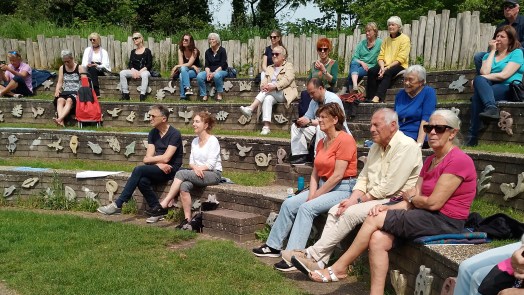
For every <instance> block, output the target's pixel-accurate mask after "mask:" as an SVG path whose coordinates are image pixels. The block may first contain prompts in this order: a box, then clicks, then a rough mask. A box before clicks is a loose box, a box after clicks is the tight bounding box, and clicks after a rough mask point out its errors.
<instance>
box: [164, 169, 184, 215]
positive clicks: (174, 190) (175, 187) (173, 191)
mask: <svg viewBox="0 0 524 295" xmlns="http://www.w3.org/2000/svg"><path fill="white" fill-rule="evenodd" d="M181 184H182V180H180V179H178V178H176V177H175V179H173V183H172V184H171V188H169V192H168V193H167V196H166V197H165V198H164V199H163V200H162V202H160V206H162V208H167V207H168V206H169V203H171V201H172V200H174V199H175V197H176V195H178V192H179V191H180V185H181Z"/></svg>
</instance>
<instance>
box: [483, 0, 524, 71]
mask: <svg viewBox="0 0 524 295" xmlns="http://www.w3.org/2000/svg"><path fill="white" fill-rule="evenodd" d="M502 10H503V12H504V18H505V20H504V21H503V22H501V23H500V24H498V26H497V28H499V27H502V26H506V25H510V26H512V27H513V28H515V30H516V31H517V38H518V40H519V42H520V43H521V44H522V43H523V42H524V16H523V15H519V12H520V0H504V3H503V5H502ZM493 39H495V36H493ZM521 49H522V50H524V48H521ZM486 53H487V52H485V51H484V52H477V53H475V56H474V58H473V61H474V63H475V70H476V71H477V75H480V68H481V67H482V58H483V57H484V55H485V54H486Z"/></svg>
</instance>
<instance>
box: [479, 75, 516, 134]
mask: <svg viewBox="0 0 524 295" xmlns="http://www.w3.org/2000/svg"><path fill="white" fill-rule="evenodd" d="M473 89H474V93H473V97H472V98H471V107H470V117H471V125H470V127H469V135H470V137H471V138H475V139H476V138H477V137H478V131H479V127H480V118H479V114H480V113H482V112H483V111H484V109H486V108H488V107H496V106H497V101H501V100H506V96H507V94H508V90H509V85H505V84H501V83H495V82H493V81H490V80H488V79H486V78H484V77H482V76H476V77H475V79H474V80H473Z"/></svg>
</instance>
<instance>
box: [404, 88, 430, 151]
mask: <svg viewBox="0 0 524 295" xmlns="http://www.w3.org/2000/svg"><path fill="white" fill-rule="evenodd" d="M436 107H437V94H436V93H435V89H433V88H432V87H431V86H424V88H422V90H421V91H420V92H419V93H418V94H417V95H415V97H413V98H411V97H410V96H409V95H408V94H407V92H406V90H404V89H402V90H400V91H399V93H397V95H396V96H395V112H397V114H398V124H399V128H400V131H402V132H404V134H405V135H407V136H409V137H411V138H413V139H414V140H415V141H416V140H417V137H418V131H419V128H420V122H421V121H422V120H424V121H426V122H429V116H431V114H432V113H433V112H434V111H435V109H436Z"/></svg>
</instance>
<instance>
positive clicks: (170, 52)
mask: <svg viewBox="0 0 524 295" xmlns="http://www.w3.org/2000/svg"><path fill="white" fill-rule="evenodd" d="M494 31H495V27H494V26H492V25H491V24H484V23H480V20H479V12H478V11H475V12H473V13H472V12H470V11H466V12H462V13H459V14H458V15H457V17H456V18H450V15H449V10H443V11H442V13H441V14H436V12H435V11H429V12H428V15H427V16H421V17H420V18H419V19H418V20H413V21H412V22H411V24H405V25H404V27H403V32H404V33H405V34H407V35H408V36H410V38H411V53H410V64H415V63H422V64H423V65H424V66H425V67H426V68H428V69H432V70H444V69H465V68H469V67H470V66H471V64H472V59H473V54H474V53H475V52H477V51H481V50H485V49H486V48H487V45H488V41H489V40H490V39H491V38H492V36H493V33H494ZM386 36H387V31H380V32H379V37H381V38H383V39H384V38H385V37H386ZM321 37H323V36H321V35H317V34H313V35H312V36H305V35H300V36H294V35H293V34H289V35H285V36H283V38H282V39H283V40H282V41H283V43H284V45H285V46H286V48H287V49H288V55H289V56H288V60H289V61H290V62H292V63H293V65H294V66H295V70H296V71H297V72H298V73H301V74H305V73H307V72H308V71H309V69H310V67H311V63H312V62H313V61H314V60H316V59H317V54H316V42H317V40H318V39H319V38H321ZM364 38H365V34H363V33H362V32H361V30H360V28H357V29H356V30H355V31H354V32H353V35H348V36H346V35H345V34H340V35H339V36H338V38H330V40H331V41H332V43H333V53H336V54H337V55H338V57H339V61H343V62H344V65H345V66H344V72H345V73H347V72H348V69H349V62H350V61H351V57H352V55H353V51H354V49H355V47H356V45H357V44H358V42H360V41H361V40H363V39H364ZM177 42H178V40H175V42H174V43H173V40H171V38H166V39H165V40H161V41H156V40H155V39H154V38H151V37H150V38H148V40H147V41H146V42H145V43H146V47H149V48H150V49H151V50H152V52H153V56H154V67H155V69H157V70H158V69H160V70H161V71H166V70H169V69H170V67H171V66H173V65H174V64H176V62H177V59H178V55H177V48H178V45H177V44H175V43H177ZM268 44H270V42H269V38H260V37H258V36H257V37H255V38H253V39H249V40H248V42H247V43H241V42H240V41H239V40H228V41H222V46H223V47H224V48H225V49H226V51H227V54H228V62H229V64H230V65H233V66H235V67H236V68H237V69H238V70H240V71H241V72H243V73H246V72H247V69H248V68H249V66H250V65H253V67H254V68H255V69H258V68H259V66H260V61H261V58H260V57H261V53H262V51H263V49H264V47H266V46H267V45H268ZM196 45H197V47H198V48H199V50H200V51H201V52H202V54H201V58H203V53H204V52H205V50H206V49H207V48H208V45H207V40H196ZM87 46H88V40H87V38H84V37H80V36H67V37H65V38H59V37H51V38H46V37H44V36H43V35H39V36H38V37H37V41H33V40H31V39H27V40H25V41H23V40H15V39H2V38H0V59H3V58H1V57H4V56H6V52H7V51H10V50H19V51H20V52H21V54H22V56H23V58H24V59H25V60H26V61H27V62H28V63H29V64H30V65H31V66H32V67H35V68H39V69H40V68H44V69H57V68H58V66H59V65H60V64H61V61H60V51H61V50H62V49H69V50H71V51H72V52H73V54H74V56H75V58H76V59H77V60H81V57H82V54H83V51H84V48H85V47H87ZM102 47H104V48H105V49H106V50H107V51H108V52H109V56H110V61H111V65H112V67H113V71H119V70H121V69H123V68H126V67H127V61H128V59H129V53H130V51H131V49H132V48H133V40H132V39H131V36H130V37H128V38H127V42H121V41H118V40H114V37H113V36H111V35H110V36H102Z"/></svg>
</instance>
